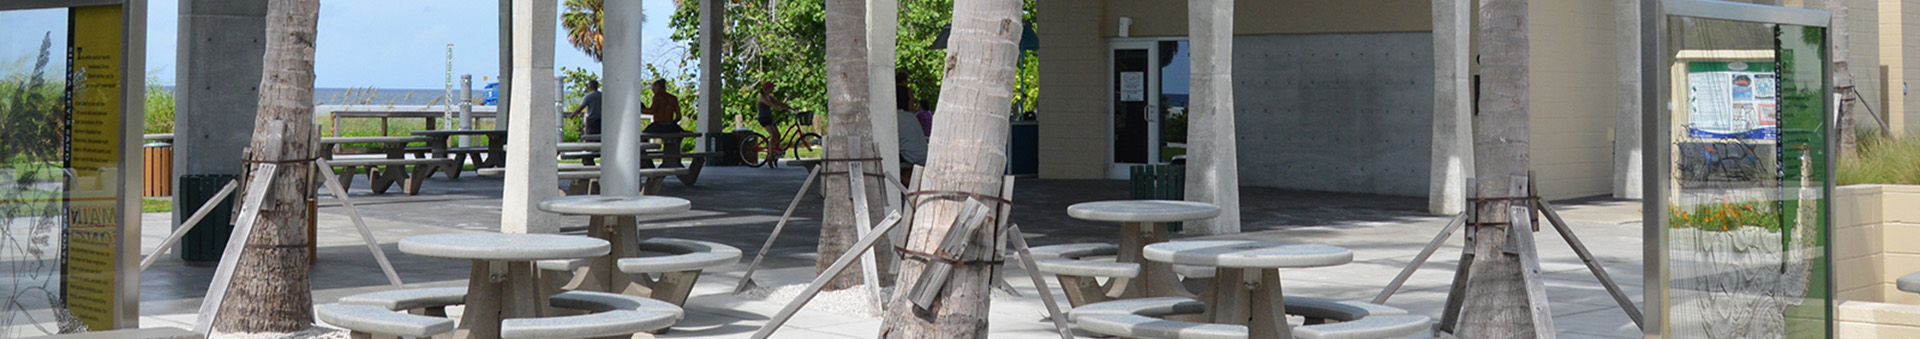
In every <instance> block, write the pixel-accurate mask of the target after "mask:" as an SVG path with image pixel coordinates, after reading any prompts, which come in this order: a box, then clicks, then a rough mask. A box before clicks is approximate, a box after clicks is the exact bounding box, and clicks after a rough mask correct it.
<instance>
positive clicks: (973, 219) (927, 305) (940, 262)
mask: <svg viewBox="0 0 1920 339" xmlns="http://www.w3.org/2000/svg"><path fill="white" fill-rule="evenodd" d="M987 212H988V208H987V205H986V204H982V203H980V200H977V199H971V198H969V199H967V202H966V206H965V207H962V208H961V209H960V214H959V216H958V217H957V218H954V222H953V226H952V227H949V228H947V235H946V237H945V238H943V239H942V240H941V241H940V246H939V248H938V249H937V250H936V251H935V252H934V253H931V254H932V256H933V257H932V258H927V259H928V260H927V269H926V271H924V272H922V274H920V279H919V281H917V282H915V283H914V284H913V290H912V291H910V292H908V294H907V296H908V298H911V299H912V300H913V305H914V307H916V308H919V309H920V310H927V309H931V308H933V302H934V300H935V299H938V298H939V297H940V292H941V290H943V289H945V288H946V283H947V277H948V276H950V275H952V274H953V266H954V263H956V262H960V261H961V260H971V259H977V258H976V257H977V256H979V254H978V253H979V252H982V251H981V250H980V249H979V247H980V246H978V245H975V244H974V243H975V241H974V240H975V239H974V238H975V236H974V234H975V233H977V232H976V231H977V230H979V228H980V225H981V224H983V223H985V222H986V219H987Z"/></svg>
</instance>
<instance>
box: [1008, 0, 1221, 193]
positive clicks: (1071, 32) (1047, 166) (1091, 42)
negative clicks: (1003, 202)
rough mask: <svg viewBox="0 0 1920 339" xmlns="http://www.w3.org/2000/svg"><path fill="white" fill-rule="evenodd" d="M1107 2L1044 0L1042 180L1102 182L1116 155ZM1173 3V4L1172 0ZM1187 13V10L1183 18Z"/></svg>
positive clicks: (1041, 13)
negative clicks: (1104, 21)
mask: <svg viewBox="0 0 1920 339" xmlns="http://www.w3.org/2000/svg"><path fill="white" fill-rule="evenodd" d="M1103 1H1104V0H1045V1H1040V2H1038V3H1037V4H1036V6H1038V7H1039V8H1037V9H1038V10H1039V12H1040V16H1039V19H1038V20H1039V21H1040V22H1039V24H1038V25H1037V26H1038V27H1040V28H1039V29H1038V31H1039V32H1038V33H1039V34H1040V41H1044V42H1045V46H1044V47H1042V48H1041V52H1040V53H1038V55H1039V57H1040V74H1041V75H1040V97H1041V98H1044V99H1041V100H1040V104H1039V108H1038V112H1039V113H1038V116H1039V119H1040V177H1042V178H1058V179H1098V178H1103V177H1104V176H1105V175H1106V170H1107V158H1108V156H1109V155H1110V154H1112V152H1113V151H1112V149H1113V148H1112V146H1111V144H1112V142H1113V140H1112V137H1111V136H1110V135H1109V134H1110V132H1109V131H1110V130H1112V129H1113V128H1112V126H1111V125H1109V124H1108V122H1107V113H1106V107H1107V104H1106V102H1107V99H1108V95H1107V93H1106V91H1107V81H1108V80H1107V72H1108V71H1109V69H1108V68H1107V41H1106V39H1104V38H1102V37H1101V35H1100V26H1099V25H1100V22H1101V19H1100V18H1101V16H1100V15H1097V13H1100V10H1101V3H1102V2H1103ZM1169 2H1172V1H1169ZM1184 13H1185V12H1182V15H1183V17H1184V15H1185V14H1184Z"/></svg>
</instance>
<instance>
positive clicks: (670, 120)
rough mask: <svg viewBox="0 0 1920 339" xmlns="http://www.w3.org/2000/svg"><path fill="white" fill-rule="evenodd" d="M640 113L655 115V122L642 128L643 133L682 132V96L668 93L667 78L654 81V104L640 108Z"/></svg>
mask: <svg viewBox="0 0 1920 339" xmlns="http://www.w3.org/2000/svg"><path fill="white" fill-rule="evenodd" d="M640 113H644V114H647V115H651V116H653V124H650V125H647V128H646V129H644V130H641V131H640V132H641V133H662V134H665V133H680V132H685V131H686V130H682V129H680V98H679V97H675V96H673V94H672V93H667V80H664V79H660V80H654V81H653V106H652V107H645V108H641V109H640Z"/></svg>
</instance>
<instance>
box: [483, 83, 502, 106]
mask: <svg viewBox="0 0 1920 339" xmlns="http://www.w3.org/2000/svg"><path fill="white" fill-rule="evenodd" d="M480 90H481V91H485V92H486V94H483V95H481V97H484V98H485V99H482V100H480V105H482V106H497V105H500V83H498V82H495V83H489V84H487V87H482V88H480Z"/></svg>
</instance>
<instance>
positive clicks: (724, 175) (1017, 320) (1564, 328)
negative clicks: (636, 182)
mask: <svg viewBox="0 0 1920 339" xmlns="http://www.w3.org/2000/svg"><path fill="white" fill-rule="evenodd" d="M470 174H471V173H469V175H470ZM805 177H806V173H805V172H804V171H803V170H801V169H797V168H796V169H789V168H781V169H765V168H739V167H717V168H708V169H707V172H706V173H704V174H703V175H702V178H701V181H700V183H699V185H697V186H695V187H687V186H683V185H680V184H679V183H678V182H675V181H669V182H668V183H667V186H666V187H664V189H663V190H662V192H661V193H662V194H663V195H668V196H676V197H683V198H686V199H688V200H690V201H692V202H693V204H694V211H692V212H688V213H683V214H679V215H671V216H661V217H653V218H647V219H644V220H643V221H642V222H643V224H644V225H646V227H650V228H654V229H651V230H648V231H646V235H647V236H666V237H676V238H689V239H701V240H709V241H716V242H721V243H725V244H729V245H733V246H735V247H739V248H741V249H742V250H743V251H746V252H747V253H746V255H747V257H748V258H749V259H747V260H750V258H751V257H752V256H753V255H754V254H755V252H756V251H757V250H758V249H759V247H760V244H761V243H762V242H763V241H765V239H766V235H767V233H768V232H770V231H771V230H772V228H773V226H774V223H775V222H776V221H777V219H778V218H779V215H780V213H781V211H782V210H783V209H784V208H785V207H786V205H787V203H788V202H789V200H790V198H791V197H792V196H793V192H794V191H795V190H797V189H798V188H799V186H800V181H802V180H804V179H805ZM362 180H364V178H362ZM364 185H365V183H364V181H358V182H356V183H354V184H353V186H354V187H353V189H352V190H351V192H350V193H349V194H350V195H351V198H352V199H353V200H354V202H355V205H356V206H358V207H359V209H360V211H361V213H362V214H363V215H364V216H365V217H366V220H367V221H368V222H369V224H370V226H371V228H372V229H373V231H374V233H375V237H376V238H377V239H379V242H380V244H381V247H382V248H384V249H385V251H386V252H387V256H388V257H389V258H390V259H392V260H393V262H394V264H395V265H396V266H398V267H399V271H400V276H401V278H402V279H403V280H404V281H405V282H406V283H407V287H439V286H462V285H464V284H465V279H466V276H467V273H468V272H467V270H468V267H467V266H468V264H467V263H466V262H460V261H454V260H443V259H432V258H423V257H417V256H410V255H406V254H403V253H400V252H399V251H398V250H397V248H396V247H395V241H397V240H398V239H399V238H402V237H405V236H408V235H415V234H432V233H447V232H495V231H498V228H499V226H498V224H499V223H498V220H499V204H500V195H501V188H500V187H501V181H500V180H499V179H493V178H483V177H475V176H463V177H462V178H461V179H460V180H457V181H456V180H446V179H444V178H442V177H439V176H436V177H435V178H434V179H432V181H430V182H428V183H427V185H426V187H425V188H424V189H423V191H422V193H421V194H420V195H417V196H405V195H399V194H388V195H372V194H370V193H369V192H368V191H366V189H365V186H364ZM1126 191H1127V187H1126V183H1125V182H1123V181H1105V180H1037V179H1023V180H1021V181H1019V182H1018V183H1017V185H1016V189H1015V194H1014V200H1015V201H1016V203H1017V204H1016V206H1017V207H1016V208H1015V210H1014V214H1013V219H1014V222H1017V223H1019V224H1020V225H1021V227H1022V228H1023V229H1025V230H1026V231H1027V232H1028V236H1029V240H1028V241H1029V242H1030V243H1032V244H1033V245H1035V246H1041V245H1047V244H1059V243H1072V242H1112V241H1113V240H1112V239H1113V234H1112V233H1113V232H1115V231H1116V230H1117V228H1118V227H1117V225H1110V224H1106V223H1096V222H1087V221H1081V220H1076V219H1072V218H1069V217H1067V216H1066V212H1065V211H1066V206H1067V205H1071V204H1073V203H1079V202H1086V201H1097V200H1110V199H1124V198H1126ZM1242 200H1243V202H1242V207H1243V211H1242V216H1243V219H1244V220H1246V221H1245V226H1244V229H1245V230H1246V231H1247V233H1244V234H1237V235H1231V236H1226V237H1227V238H1250V239H1270V240H1285V241H1304V242H1314V243H1323V244H1331V245H1338V246H1344V247H1347V248H1349V249H1352V250H1353V251H1354V252H1355V259H1354V262H1353V263H1351V264H1348V265H1342V266H1336V267H1326V268H1315V269H1298V270H1285V271H1283V272H1282V277H1283V279H1284V280H1285V282H1286V291H1287V293H1288V294H1290V295H1294V294H1297V295H1311V296H1319V297H1329V298H1337V299H1347V300H1366V299H1371V298H1372V296H1373V295H1374V294H1375V293H1378V292H1379V290H1380V289H1381V288H1382V287H1384V286H1385V284H1386V282H1387V281H1388V280H1390V279H1391V278H1392V277H1393V276H1394V275H1395V274H1396V273H1398V271H1399V270H1400V268H1402V267H1404V266H1405V265H1406V264H1407V262H1409V261H1410V260H1411V259H1412V257H1413V256H1414V255H1415V254H1416V253H1417V252H1418V251H1419V250H1420V248H1421V246H1423V245H1425V243H1426V242H1427V241H1428V240H1430V239H1431V238H1432V236H1433V235H1434V234H1435V233H1437V232H1438V231H1439V230H1440V228H1441V227H1442V226H1444V224H1445V223H1446V222H1447V218H1445V217H1438V216H1431V215H1428V214H1426V213H1424V212H1423V211H1421V209H1423V207H1424V206H1425V200H1424V199H1420V198H1406V197H1390V196H1374V195H1357V194H1335V193H1320V192H1296V191H1283V190H1273V189H1263V188H1251V187H1250V188H1244V189H1243V190H1242ZM1560 207H1561V209H1562V213H1563V214H1564V215H1565V217H1566V218H1567V219H1568V221H1569V222H1570V223H1571V224H1572V226H1573V228H1574V230H1575V232H1578V233H1579V236H1580V237H1581V240H1583V241H1584V242H1585V243H1586V244H1587V246H1588V247H1589V248H1590V249H1592V250H1593V252H1594V253H1595V254H1596V255H1597V256H1598V257H1599V259H1600V261H1601V263H1602V264H1603V265H1605V266H1606V267H1607V269H1608V272H1609V273H1611V274H1612V275H1613V278H1614V280H1615V281H1618V282H1620V283H1622V285H1623V286H1622V287H1623V288H1625V289H1626V291H1627V294H1628V295H1629V296H1630V297H1632V298H1633V299H1634V300H1635V302H1636V303H1639V299H1640V298H1641V292H1640V291H1641V285H1642V279H1641V265H1640V257H1641V255H1640V253H1641V252H1640V225H1639V217H1638V215H1639V214H1638V208H1639V204H1638V203H1637V202H1624V201H1582V202H1566V203H1563V206H1560ZM820 209H821V207H820V202H819V200H818V199H816V198H812V197H810V198H809V199H806V200H805V201H803V202H802V203H801V205H800V208H799V210H798V211H797V212H796V213H795V218H796V219H795V221H793V222H791V223H790V224H789V225H788V229H787V230H786V231H785V233H784V234H783V236H782V237H781V238H780V241H778V242H776V243H775V246H774V249H773V250H771V251H769V252H770V255H769V256H768V259H767V263H765V264H763V265H765V266H766V267H768V268H770V269H763V270H762V271H761V272H758V273H756V274H755V277H756V280H757V281H758V282H760V284H761V285H763V286H774V285H782V284H800V283H804V282H805V281H807V280H808V279H811V278H812V275H813V270H812V266H813V261H814V259H815V256H814V254H813V253H814V250H815V246H816V242H815V241H814V240H813V239H814V235H816V234H818V233H819V223H818V219H817V217H818V216H819V213H820ZM345 213H346V211H345V209H344V208H342V207H340V206H339V204H338V203H336V202H334V201H333V200H331V198H330V197H326V196H323V197H322V203H321V215H320V216H319V218H320V223H321V225H320V237H319V239H318V243H319V246H320V249H319V262H318V263H317V264H315V266H314V269H313V287H314V299H315V302H317V303H329V302H332V301H333V300H335V299H338V298H339V297H341V296H345V295H352V294H358V293H365V292H372V291H382V290H388V289H392V287H391V286H388V285H387V282H386V278H385V277H384V276H383V275H382V273H381V272H380V270H379V268H378V267H377V266H376V265H374V260H373V258H372V256H371V255H370V254H369V251H368V250H367V248H366V247H365V245H364V244H363V243H362V242H361V240H360V238H359V235H358V233H357V232H356V231H355V230H354V229H353V227H352V223H351V221H350V219H348V218H347V217H346V215H345ZM168 219H169V216H168V215H167V214H148V215H147V217H146V225H162V226H158V227H148V228H147V230H146V232H145V239H144V240H143V243H144V244H147V245H146V246H147V247H148V248H146V250H145V251H144V252H148V253H150V252H152V250H153V248H152V247H153V246H154V244H157V243H158V242H159V241H160V239H161V238H162V237H164V236H165V235H166V227H165V226H164V225H168V224H170V223H168V222H167V220H168ZM563 220H564V221H563V222H564V224H563V227H562V230H563V232H569V233H584V231H583V230H582V226H584V225H585V224H586V219H585V218H580V217H574V218H565V219H563ZM1537 236H1538V237H1539V239H1538V243H1539V244H1540V257H1541V261H1542V262H1541V265H1542V271H1543V273H1544V276H1545V277H1546V279H1547V288H1548V294H1549V298H1550V299H1552V300H1553V305H1552V309H1553V313H1554V315H1555V322H1556V328H1557V329H1558V330H1559V332H1560V333H1561V335H1562V337H1568V338H1590V337H1599V338H1631V337H1638V335H1637V330H1636V329H1634V328H1633V327H1632V324H1631V322H1630V321H1629V320H1628V318H1627V317H1626V315H1625V314H1624V313H1622V312H1621V311H1620V310H1619V307H1618V306H1617V305H1615V303H1614V302H1613V300H1612V299H1611V298H1610V297H1608V295H1607V294H1606V292H1605V291H1604V290H1603V289H1601V288H1600V286H1599V284H1598V283H1597V282H1596V281H1595V280H1594V278H1593V276H1592V275H1590V274H1589V273H1587V270H1586V267H1585V266H1583V265H1582V264H1581V262H1580V261H1579V260H1578V259H1577V258H1576V257H1575V256H1574V255H1573V253H1572V251H1571V250H1570V249H1568V247H1567V246H1566V245H1565V243H1564V242H1562V241H1561V240H1560V237H1559V236H1558V235H1557V234H1555V233H1554V232H1550V231H1549V232H1541V233H1537ZM1459 241H1460V240H1459V237H1458V236H1457V235H1456V236H1455V238H1454V239H1452V240H1451V241H1449V244H1448V246H1447V247H1446V248H1444V249H1442V250H1441V251H1440V252H1439V253H1438V254H1436V255H1435V256H1434V259H1433V260H1432V261H1431V262H1429V263H1428V264H1427V266H1426V267H1425V268H1423V269H1422V270H1420V271H1419V273H1418V274H1415V275H1414V279H1413V280H1412V281H1410V282H1409V283H1408V284H1407V285H1406V287H1404V288H1402V289H1401V291H1400V292H1399V293H1398V294H1396V296H1394V297H1393V299H1392V300H1390V301H1389V302H1388V304H1389V305H1392V306H1397V307H1401V308H1406V309H1408V310H1411V311H1413V312H1416V313H1421V314H1429V315H1432V316H1433V317H1434V318H1436V319H1438V317H1439V313H1440V309H1441V308H1442V304H1443V303H1444V301H1445V299H1446V293H1447V289H1448V286H1449V284H1450V283H1451V280H1452V272H1453V270H1452V268H1453V267H1455V266H1456V265H1457V264H1458V260H1457V259H1458V256H1459V245H1458V244H1459ZM176 258H177V257H174V256H172V254H169V257H168V258H165V259H162V260H160V261H159V262H158V263H156V264H155V265H154V267H153V268H152V269H150V270H148V271H147V272H146V273H145V275H144V276H143V277H142V279H141V300H142V302H141V314H143V315H146V316H144V317H143V318H142V326H146V327H153V326H188V327H190V326H191V325H190V324H191V323H192V320H193V318H194V313H195V312H196V311H197V310H198V307H199V303H200V301H201V298H202V297H203V296H204V294H205V290H206V288H207V285H208V281H209V280H210V279H211V277H212V273H213V268H212V267H208V265H196V264H188V263H184V262H181V261H180V260H178V259H176ZM747 260H743V262H742V263H740V264H736V265H732V266H728V267H725V268H723V269H719V270H716V271H709V272H710V273H709V274H707V275H706V276H705V277H703V278H702V279H701V281H700V284H699V285H698V287H697V288H696V289H695V292H694V297H692V298H691V299H690V301H689V306H688V308H687V309H688V315H687V317H686V319H685V320H683V321H681V322H680V323H679V324H678V325H676V326H675V330H674V331H672V332H669V333H667V334H664V335H661V336H660V337H664V338H680V337H686V338H695V337H702V338H704V337H745V336H746V335H748V334H750V333H751V332H752V331H753V330H754V329H756V328H758V327H759V325H760V324H763V323H765V321H766V319H767V317H769V316H770V315H771V314H773V313H774V312H775V311H777V310H778V309H779V308H780V306H781V303H779V302H777V301H765V300H754V299H745V298H742V297H737V296H734V295H731V294H730V293H728V292H730V291H731V289H732V287H733V285H734V283H735V282H737V281H738V279H739V277H740V274H741V273H742V271H744V270H745V268H746V262H745V261H747ZM1009 269H1010V270H1012V272H1009V275H1008V277H1009V278H1008V282H1010V283H1011V284H1012V285H1013V286H1015V287H1016V288H1017V289H1019V290H1021V291H1022V292H1023V294H1024V295H1026V296H1027V297H1025V298H1022V297H1014V296H1009V295H996V296H995V300H994V304H993V307H994V312H993V314H992V318H991V319H990V321H991V327H990V330H991V331H992V333H993V337H996V338H1001V337H1036V338H1043V337H1047V333H1048V331H1049V330H1050V329H1051V326H1050V325H1049V324H1048V323H1047V322H1045V319H1044V314H1045V312H1044V308H1042V307H1041V305H1040V301H1039V300H1038V298H1036V297H1033V295H1034V293H1035V291H1036V290H1035V289H1034V287H1033V285H1032V284H1031V283H1029V282H1028V281H1027V279H1024V278H1021V277H1023V275H1021V274H1024V273H1023V271H1020V270H1019V268H1018V267H1017V266H1010V267H1009ZM1049 284H1054V282H1052V281H1051V280H1049ZM1055 287H1056V288H1054V289H1053V292H1054V294H1056V296H1059V293H1060V292H1059V291H1058V289H1057V286H1055ZM1062 300H1064V298H1063V297H1062ZM809 310H812V311H803V312H802V313H801V315H800V316H799V317H797V318H796V319H795V320H794V321H792V322H789V324H788V325H787V326H786V328H785V329H783V330H782V331H781V332H780V334H781V337H788V336H792V337H842V336H844V337H872V336H873V334H875V333H877V330H878V328H879V326H880V322H879V320H878V319H873V318H866V317H859V316H850V315H845V314H840V313H835V312H825V311H820V310H818V309H817V308H814V307H812V306H810V307H809Z"/></svg>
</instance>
